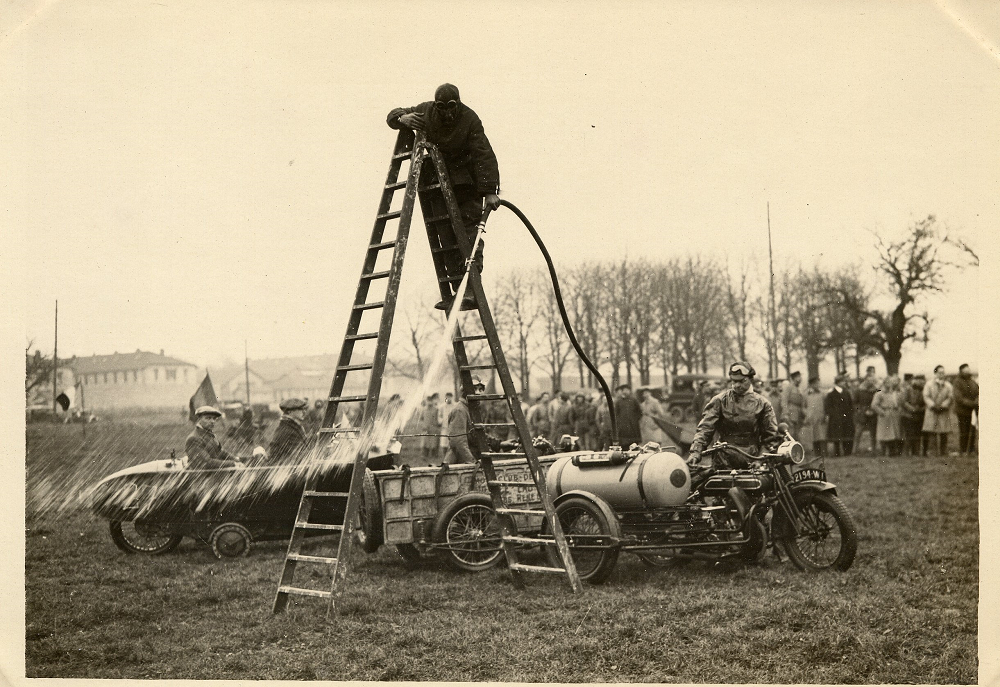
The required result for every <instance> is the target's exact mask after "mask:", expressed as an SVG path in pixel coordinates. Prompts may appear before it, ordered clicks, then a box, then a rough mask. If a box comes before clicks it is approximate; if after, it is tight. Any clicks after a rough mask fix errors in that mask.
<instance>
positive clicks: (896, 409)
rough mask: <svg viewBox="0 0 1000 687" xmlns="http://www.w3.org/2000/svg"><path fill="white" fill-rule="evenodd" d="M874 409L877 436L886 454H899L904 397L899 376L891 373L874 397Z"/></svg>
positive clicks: (901, 438) (883, 453) (872, 406)
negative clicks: (900, 388) (900, 390)
mask: <svg viewBox="0 0 1000 687" xmlns="http://www.w3.org/2000/svg"><path fill="white" fill-rule="evenodd" d="M871 408H872V410H874V411H875V415H876V416H877V423H876V427H875V437H876V438H877V439H878V443H879V447H880V448H881V450H882V455H884V456H898V455H899V453H900V451H899V449H900V448H901V442H902V440H903V428H902V423H901V414H902V410H903V398H902V395H901V394H900V392H899V377H897V376H896V375H890V376H888V377H886V378H885V381H884V382H882V388H881V389H879V390H878V391H876V392H875V396H873V397H872V405H871Z"/></svg>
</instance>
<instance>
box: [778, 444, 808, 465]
mask: <svg viewBox="0 0 1000 687" xmlns="http://www.w3.org/2000/svg"><path fill="white" fill-rule="evenodd" d="M777 454H778V455H779V456H781V457H782V458H785V459H786V460H787V461H788V462H789V463H792V464H793V465H800V464H801V463H802V461H804V460H805V459H806V449H805V447H803V446H802V444H800V443H799V442H797V441H786V442H784V443H783V444H782V445H781V446H779V447H778V450H777Z"/></svg>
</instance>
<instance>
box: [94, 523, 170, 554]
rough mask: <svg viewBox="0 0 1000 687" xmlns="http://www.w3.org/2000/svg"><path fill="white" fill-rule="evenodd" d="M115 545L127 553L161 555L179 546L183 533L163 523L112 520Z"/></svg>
mask: <svg viewBox="0 0 1000 687" xmlns="http://www.w3.org/2000/svg"><path fill="white" fill-rule="evenodd" d="M109 529H110V531H111V539H112V541H114V543H115V546H117V547H118V548H119V549H121V550H122V551H124V552H125V553H144V554H146V555H149V556H159V555H160V554H164V553H168V552H170V551H173V550H174V549H176V548H177V545H178V544H180V543H181V539H183V538H184V537H183V535H180V534H174V533H172V532H170V530H168V529H167V528H166V527H164V526H162V525H152V524H149V523H143V522H138V523H137V522H135V521H133V520H125V521H122V520H112V521H111V523H110V526H109Z"/></svg>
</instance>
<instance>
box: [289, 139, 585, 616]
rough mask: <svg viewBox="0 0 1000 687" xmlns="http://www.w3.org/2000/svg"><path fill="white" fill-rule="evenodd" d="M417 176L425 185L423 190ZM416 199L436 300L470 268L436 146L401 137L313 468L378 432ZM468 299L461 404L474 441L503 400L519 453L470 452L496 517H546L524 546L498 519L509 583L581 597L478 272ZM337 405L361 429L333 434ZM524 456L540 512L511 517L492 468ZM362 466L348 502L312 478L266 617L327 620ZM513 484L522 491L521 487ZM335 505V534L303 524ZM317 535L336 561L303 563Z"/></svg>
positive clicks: (315, 474) (457, 338) (357, 462)
mask: <svg viewBox="0 0 1000 687" xmlns="http://www.w3.org/2000/svg"><path fill="white" fill-rule="evenodd" d="M405 161H408V162H409V170H408V172H407V173H406V175H405V178H404V180H402V181H400V179H399V177H400V171H401V169H402V165H403V163H404V162H405ZM422 171H423V172H424V173H425V175H426V176H427V177H430V178H429V179H424V180H421V173H422ZM397 191H403V192H404V193H403V197H402V203H401V204H400V205H399V206H398V208H397V209H393V205H394V204H393V201H394V199H395V194H396V192H397ZM418 193H419V195H420V204H421V210H422V212H423V216H424V224H425V226H426V229H427V234H428V238H429V240H430V244H431V252H432V255H433V258H434V265H435V269H436V271H437V276H438V284H439V286H440V289H441V295H442V297H443V298H444V299H445V300H446V301H451V300H452V298H453V291H454V289H455V288H457V286H458V285H459V283H460V282H461V281H462V278H463V273H464V271H466V270H467V269H468V266H469V264H470V256H471V250H472V237H469V236H467V235H466V230H465V227H464V225H463V223H462V217H461V213H460V211H459V208H458V204H457V202H456V200H455V194H454V191H453V190H452V188H451V184H450V181H449V178H448V173H447V170H446V168H445V164H444V160H443V158H442V157H441V153H440V152H439V151H438V149H437V147H436V146H434V145H433V144H430V143H427V142H426V141H425V140H424V138H423V135H422V134H417V137H416V140H414V136H413V134H412V133H411V132H409V131H407V130H402V131H400V134H399V136H398V138H397V140H396V145H395V148H394V149H393V153H392V158H391V161H390V164H389V174H388V176H387V178H386V183H385V186H384V189H383V192H382V199H381V202H380V203H379V208H378V212H377V214H376V218H375V226H374V228H373V230H372V235H371V240H370V241H369V245H368V251H367V253H366V256H365V261H364V265H363V267H362V270H361V278H360V279H359V281H358V287H357V291H356V294H355V298H354V305H353V306H352V309H351V316H350V318H349V319H348V323H347V333H346V335H345V336H344V341H343V344H342V346H341V349H340V357H339V359H338V361H337V369H336V372H335V374H334V378H333V384H332V386H331V389H330V396H329V399H328V402H327V406H326V413H325V415H324V417H323V423H322V426H321V428H320V430H319V431H320V437H319V442H318V445H317V449H316V451H315V452H314V454H313V455H314V456H316V457H317V459H318V460H322V459H323V458H324V455H325V453H326V452H327V451H328V450H329V448H330V447H331V443H332V442H344V441H347V442H351V441H356V440H357V437H358V436H359V434H360V435H362V436H363V435H364V433H365V432H366V431H367V430H370V429H371V428H372V427H373V426H374V424H375V419H376V411H377V409H378V401H379V394H380V391H381V386H382V376H383V373H384V371H385V364H386V358H387V357H388V352H389V336H390V333H391V330H392V321H393V316H394V314H395V309H396V298H397V295H398V293H399V284H400V277H401V275H402V267H403V258H404V255H405V253H406V245H407V240H408V238H409V233H410V223H411V220H412V217H413V206H414V202H415V201H416V198H417V195H418ZM391 222H395V223H396V233H395V236H391V232H387V228H388V227H389V225H390V223H391ZM387 233H390V235H389V236H387ZM389 251H392V253H391V258H390V259H389V260H388V261H386V260H385V259H384V258H385V256H386V255H388V254H389V253H388V252H389ZM380 258H382V259H380ZM386 262H388V264H386ZM383 280H384V281H385V284H386V288H385V294H384V296H382V298H381V300H374V301H369V300H368V298H369V290H370V288H371V286H372V284H373V283H374V282H381V281H383ZM468 290H469V293H471V295H472V296H473V297H474V298H475V299H476V302H477V306H478V307H477V308H476V309H475V310H473V311H469V313H467V314H466V316H468V315H471V314H472V313H473V312H474V313H476V314H478V317H479V320H480V322H481V330H482V332H483V333H481V334H480V333H476V334H471V335H467V336H466V335H463V334H462V332H461V328H460V327H456V331H455V335H454V337H453V346H454V351H455V359H456V362H457V363H458V367H459V373H460V376H461V380H462V391H463V395H464V396H465V398H466V399H468V403H469V412H470V415H471V417H472V420H473V422H474V424H475V428H476V430H477V431H479V430H486V429H488V428H489V427H491V426H496V425H490V424H487V423H484V422H483V417H484V414H483V412H482V410H481V408H480V404H481V403H484V402H489V401H494V400H506V402H507V407H508V410H509V412H510V417H511V420H512V421H511V422H507V423H500V425H499V426H503V427H507V428H509V427H511V426H513V427H515V428H516V430H517V435H518V437H519V438H520V441H521V446H522V450H521V453H489V452H485V451H480V447H479V446H478V445H477V444H478V442H470V444H472V445H473V453H474V454H476V456H477V458H478V459H479V460H480V462H481V465H482V469H483V472H484V475H485V477H486V480H487V485H488V487H489V491H490V495H491V497H492V499H493V504H494V508H495V509H496V512H497V513H498V515H500V516H503V515H512V514H516V513H525V512H528V513H533V514H536V515H543V516H544V517H545V520H546V523H547V526H548V527H547V530H548V532H550V533H552V534H551V535H550V536H549V537H547V538H544V539H539V538H528V537H521V536H518V535H517V534H516V533H515V532H512V531H510V530H509V529H507V527H508V521H509V520H510V518H507V517H501V518H500V521H501V523H502V524H503V526H504V535H503V538H502V546H503V550H504V553H505V554H506V557H507V561H508V564H509V567H510V570H511V574H512V576H513V579H514V583H515V585H517V586H518V587H523V585H524V582H523V580H522V573H525V572H551V573H555V574H560V575H565V576H566V578H567V580H568V582H569V584H570V587H571V588H572V589H573V591H575V592H576V591H580V589H581V586H580V580H579V577H578V575H577V573H576V568H575V566H574V565H573V560H572V557H571V556H570V554H569V548H568V546H567V543H566V539H565V537H564V536H563V532H562V528H561V527H560V525H559V521H558V518H557V517H556V514H555V509H554V507H553V505H552V499H551V497H550V496H549V494H548V492H547V491H546V489H545V474H544V472H543V471H542V469H541V467H540V465H539V463H538V456H537V453H536V452H535V450H534V448H533V447H532V444H531V436H530V434H529V432H528V426H527V422H526V421H525V418H524V414H523V412H522V411H521V405H520V401H519V399H518V397H517V390H516V389H515V387H514V382H513V380H512V378H511V376H510V370H509V368H508V366H507V362H506V359H505V358H504V354H503V349H502V347H501V345H500V339H499V336H498V334H497V331H496V325H495V323H494V321H493V317H492V314H491V313H490V309H489V306H488V304H487V302H486V296H485V293H484V292H483V286H482V280H481V278H480V275H479V271H478V270H477V269H475V268H472V269H471V270H469V279H468ZM378 310H381V317H380V319H379V324H378V330H377V331H362V323H363V321H364V320H365V317H364V316H365V314H366V313H373V312H375V311H378ZM369 329H372V327H369ZM372 339H374V340H375V351H374V354H373V355H371V358H370V361H369V360H368V359H367V356H366V360H365V362H355V361H354V354H355V344H356V343H357V342H359V341H366V340H372ZM471 341H485V342H486V343H487V344H488V346H489V352H490V354H491V356H492V362H491V363H489V364H481V365H480V364H470V362H469V356H468V354H467V350H466V343H467V342H471ZM476 370H487V371H495V372H496V374H497V376H498V378H499V379H500V382H501V384H502V386H503V391H504V393H503V394H477V393H475V389H474V388H473V382H472V377H473V372H474V371H476ZM362 373H367V374H368V391H367V393H366V394H364V395H360V394H359V395H345V393H344V392H345V388H346V383H347V377H348V375H349V374H353V375H357V374H362ZM341 404H360V414H359V417H360V420H359V422H358V423H357V424H358V427H353V428H348V429H341V428H337V427H336V426H335V421H336V416H337V411H338V409H339V408H340V405H341ZM355 407H356V406H355ZM359 430H360V431H359ZM359 446H360V444H359ZM521 455H523V456H524V458H525V459H526V460H527V463H528V466H529V469H530V472H531V475H532V477H533V479H534V483H535V486H536V488H537V489H538V491H539V495H540V497H541V498H540V500H541V502H542V510H538V511H525V510H523V509H516V508H510V507H509V506H508V505H507V504H506V503H505V502H504V498H503V487H504V486H506V483H505V482H502V481H500V480H498V479H497V477H496V471H495V470H494V467H493V460H494V458H516V457H518V456H521ZM367 462H368V451H367V450H365V449H363V448H359V450H358V451H357V453H356V454H355V458H354V464H353V471H352V474H351V480H350V487H349V489H348V491H346V492H331V491H321V490H318V489H317V485H318V484H320V481H321V475H322V471H320V470H311V471H310V473H309V476H308V477H307V481H306V485H305V489H304V490H303V492H302V498H301V501H300V503H299V510H298V514H297V516H296V521H295V526H294V529H293V530H292V538H291V541H290V542H289V544H288V552H287V554H286V556H285V562H284V568H283V570H282V574H281V580H280V581H279V583H278V589H277V594H276V596H275V600H274V607H273V610H274V612H275V613H279V612H281V611H283V610H285V608H286V606H287V604H288V601H289V598H290V596H292V595H301V596H311V597H319V598H324V599H327V601H328V606H327V612H328V615H329V613H331V612H333V611H335V599H336V596H337V589H338V584H339V583H341V582H343V580H344V578H345V576H346V574H347V570H348V562H349V557H350V554H351V548H352V547H351V539H352V535H353V530H354V527H355V519H356V516H357V513H358V506H359V504H360V501H361V499H362V498H363V496H362V494H363V486H362V485H363V479H364V471H365V467H366V465H367ZM518 484H520V485H521V486H523V483H518ZM338 501H339V503H340V504H343V503H344V501H346V505H345V506H344V519H343V523H342V524H339V525H336V524H335V525H330V524H318V523H312V522H310V514H311V512H312V508H313V506H314V505H316V504H317V503H322V502H326V503H327V504H328V505H333V504H335V503H337V502H338ZM318 529H325V530H332V531H336V532H339V534H340V537H339V543H338V545H337V551H336V556H320V555H305V554H303V553H302V544H303V542H304V540H305V536H306V533H308V532H310V531H315V530H318ZM524 544H545V545H549V546H555V547H556V550H557V551H558V552H559V557H560V559H561V561H562V565H563V567H547V566H534V565H524V564H521V563H520V562H519V561H518V555H517V548H518V546H519V545H524ZM300 563H305V564H313V565H320V566H324V567H326V568H327V569H328V570H329V572H330V573H331V577H332V580H331V583H330V587H329V588H327V589H314V588H308V587H302V586H296V585H295V584H294V579H295V572H296V567H297V565H298V564H300Z"/></svg>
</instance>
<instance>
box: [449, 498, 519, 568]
mask: <svg viewBox="0 0 1000 687" xmlns="http://www.w3.org/2000/svg"><path fill="white" fill-rule="evenodd" d="M502 534H503V531H502V528H501V526H500V520H499V519H498V518H497V514H496V511H495V510H493V502H492V501H491V500H490V497H489V496H487V495H486V494H465V495H463V496H459V497H458V498H457V499H455V500H454V501H452V502H451V503H450V504H449V505H448V507H447V508H445V509H444V511H442V513H441V515H440V516H439V517H438V519H437V522H436V523H435V524H434V543H435V544H440V545H442V547H443V551H444V555H445V559H446V560H447V561H448V564H449V565H451V566H452V567H453V568H456V569H458V570H464V571H467V572H482V571H483V570H488V569H489V568H492V567H493V566H494V565H496V564H497V563H499V562H500V559H501V558H503V549H502V548H501V545H500V537H501V535H502Z"/></svg>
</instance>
